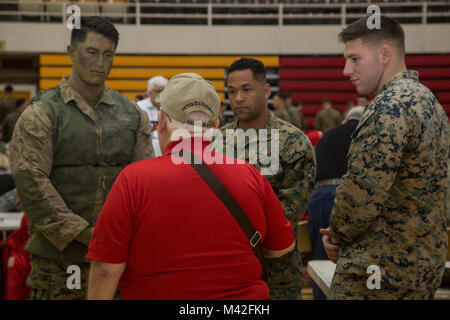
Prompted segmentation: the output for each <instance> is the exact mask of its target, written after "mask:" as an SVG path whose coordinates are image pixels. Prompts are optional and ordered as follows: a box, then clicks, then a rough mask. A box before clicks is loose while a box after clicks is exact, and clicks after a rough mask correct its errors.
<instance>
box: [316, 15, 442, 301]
mask: <svg viewBox="0 0 450 320" xmlns="http://www.w3.org/2000/svg"><path fill="white" fill-rule="evenodd" d="M366 19H367V17H365V18H362V19H360V20H358V21H356V22H355V23H353V24H352V25H350V26H348V27H347V28H346V29H344V30H343V31H342V32H341V34H340V38H341V41H343V42H344V43H345V46H346V49H345V54H344V56H345V57H346V59H347V62H346V66H345V69H344V74H345V75H348V76H349V77H350V80H352V81H353V83H354V84H355V85H356V88H357V91H358V93H360V94H368V93H371V92H374V91H375V92H376V93H377V95H376V96H375V98H374V99H373V100H372V101H371V102H370V104H369V105H368V106H367V108H366V110H365V111H364V113H363V116H362V118H361V120H360V122H359V124H358V127H357V128H356V130H355V132H354V133H353V141H352V144H351V146H350V150H349V155H348V164H349V165H348V171H347V173H346V174H345V175H344V176H343V178H342V180H341V182H340V184H339V186H338V188H337V195H336V199H335V207H334V209H333V212H332V214H331V218H330V227H329V230H328V235H327V232H326V231H323V234H324V239H323V240H324V245H326V246H327V248H328V249H327V248H326V249H327V253H328V256H329V257H330V259H332V260H333V259H334V260H336V258H337V266H336V273H335V275H334V278H333V281H332V284H331V297H330V298H331V299H431V298H433V296H434V293H435V292H436V290H437V288H438V287H439V285H440V283H441V281H442V276H443V272H444V266H445V255H446V251H447V230H446V221H445V211H446V208H445V207H446V202H445V197H446V194H447V165H448V163H447V162H448V152H449V137H450V133H449V126H448V121H447V117H446V115H445V112H444V110H443V108H442V106H441V105H440V104H439V102H438V101H437V99H436V97H435V96H434V95H433V94H432V92H431V91H430V90H429V89H428V88H426V87H425V86H423V85H422V84H421V83H420V82H419V79H418V73H417V72H415V71H411V70H407V69H406V66H405V63H404V33H403V29H402V28H401V26H400V24H398V23H397V22H396V21H394V20H392V19H390V18H387V17H384V16H381V30H375V31H367V32H365V33H364V32H363V34H361V32H360V30H364V27H365V26H366ZM354 57H358V59H359V60H358V59H356V60H353V58H354ZM380 74H382V77H381V78H380V77H379V75H380ZM374 79H376V80H377V79H380V80H379V81H378V82H377V81H373V80H374ZM327 240H329V241H327ZM332 245H337V246H338V247H339V248H338V250H334V249H336V248H334V249H333V248H332V247H331V246H332ZM369 267H370V268H369ZM374 267H375V269H377V270H379V273H378V274H377V275H375V277H377V276H379V278H378V280H379V282H378V284H379V285H378V286H375V287H374V286H371V285H368V282H370V281H372V280H373V281H374V282H373V283H372V284H376V279H375V278H373V279H372V280H370V281H369V279H368V278H369V276H370V275H371V274H370V273H368V270H369V269H372V270H375V269H374Z"/></svg>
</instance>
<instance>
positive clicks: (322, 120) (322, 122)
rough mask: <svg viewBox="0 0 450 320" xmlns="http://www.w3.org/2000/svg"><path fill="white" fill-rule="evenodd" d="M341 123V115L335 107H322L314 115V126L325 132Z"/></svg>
mask: <svg viewBox="0 0 450 320" xmlns="http://www.w3.org/2000/svg"><path fill="white" fill-rule="evenodd" d="M341 123H342V116H341V113H340V112H339V111H337V110H336V109H333V108H330V109H323V110H322V111H320V112H319V113H318V114H317V115H316V119H315V121H314V126H315V127H316V129H317V130H319V131H322V133H323V134H325V133H326V132H327V131H328V130H330V129H333V128H334V127H336V126H338V125H340V124H341Z"/></svg>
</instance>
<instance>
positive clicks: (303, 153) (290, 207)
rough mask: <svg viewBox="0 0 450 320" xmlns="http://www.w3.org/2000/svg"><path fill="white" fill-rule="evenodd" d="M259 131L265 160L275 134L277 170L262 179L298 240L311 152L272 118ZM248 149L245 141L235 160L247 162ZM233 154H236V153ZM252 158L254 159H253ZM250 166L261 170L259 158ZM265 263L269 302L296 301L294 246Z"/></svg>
mask: <svg viewBox="0 0 450 320" xmlns="http://www.w3.org/2000/svg"><path fill="white" fill-rule="evenodd" d="M239 128H240V126H239V123H238V121H237V120H235V121H234V122H232V123H230V124H227V125H226V126H224V127H222V128H220V129H221V131H222V134H223V135H224V137H225V135H226V130H227V129H234V130H235V129H239ZM262 129H268V135H267V150H268V156H270V150H271V147H270V144H271V143H272V138H271V133H270V130H271V129H278V130H279V168H278V171H276V173H275V174H272V175H265V177H266V178H267V180H268V181H269V183H270V185H271V186H272V188H273V190H274V191H275V193H276V195H277V196H278V199H279V200H280V203H281V205H282V207H283V210H284V213H285V215H286V218H287V219H288V220H289V221H290V222H291V224H292V227H293V229H294V233H295V236H296V238H298V237H299V232H300V228H299V227H298V222H299V221H300V220H301V219H302V217H303V215H304V213H305V211H306V207H307V205H308V201H309V198H310V197H311V194H312V191H313V188H314V181H315V177H316V162H315V156H314V150H313V148H312V146H311V143H310V142H309V140H308V138H307V137H306V135H305V134H304V133H303V132H302V131H301V130H300V129H298V128H296V127H294V126H293V125H291V124H290V123H287V122H285V121H283V120H280V119H279V118H277V117H275V116H273V115H272V114H270V115H269V118H268V119H267V121H266V123H265V124H264V126H263V128H262ZM256 131H257V133H258V132H259V131H258V130H256ZM258 140H259V135H258ZM224 141H225V139H224ZM259 141H262V140H259ZM216 143H217V141H214V143H213V146H214V145H216ZM256 143H258V142H256ZM251 145H252V144H251V143H249V141H246V144H245V156H242V155H239V154H237V158H240V159H243V160H246V161H249V159H250V158H251V157H252V155H251V154H250V153H249V151H250V149H252V150H255V151H256V148H253V147H252V148H250V146H251ZM235 146H236V145H235V144H234V145H232V148H233V147H235ZM233 150H235V153H237V151H236V149H233ZM222 151H223V152H224V153H225V151H226V146H224V147H223V150H222ZM255 157H257V156H256V155H255ZM249 162H250V161H249ZM250 163H251V162H250ZM251 164H252V165H253V166H254V167H255V168H256V169H258V170H259V171H261V168H262V167H263V166H262V165H261V163H260V159H259V158H258V163H256V164H254V163H251ZM265 260H266V261H265V262H266V266H267V270H268V271H269V272H270V273H271V282H270V299H291V300H293V299H300V290H301V287H302V286H303V285H304V282H305V278H304V274H303V267H302V260H301V254H300V252H299V251H298V249H297V246H296V247H295V248H294V250H293V251H291V252H290V253H288V254H286V255H284V256H283V257H281V258H276V259H265Z"/></svg>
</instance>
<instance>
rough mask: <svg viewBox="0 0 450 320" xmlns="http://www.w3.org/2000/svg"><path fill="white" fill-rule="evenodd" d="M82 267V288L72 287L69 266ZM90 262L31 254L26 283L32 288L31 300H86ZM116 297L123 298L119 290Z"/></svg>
mask: <svg viewBox="0 0 450 320" xmlns="http://www.w3.org/2000/svg"><path fill="white" fill-rule="evenodd" d="M71 265H76V266H78V267H79V268H80V289H70V288H69V287H70V285H68V280H69V284H71V283H72V281H71V279H69V277H71V275H72V274H73V273H72V274H71V273H67V268H68V267H69V266H71ZM90 266H91V264H90V263H78V264H75V263H70V262H65V261H60V260H53V259H47V258H42V257H39V256H36V255H32V256H31V272H30V275H29V276H28V278H27V281H26V284H27V286H29V287H30V288H31V292H30V297H29V299H30V300H85V299H87V292H88V283H89V269H90ZM114 299H117V300H120V299H122V297H121V295H120V293H119V290H117V292H116V295H115V296H114Z"/></svg>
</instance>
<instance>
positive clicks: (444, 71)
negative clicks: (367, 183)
mask: <svg viewBox="0 0 450 320" xmlns="http://www.w3.org/2000/svg"><path fill="white" fill-rule="evenodd" d="M344 64H345V60H344V58H343V57H342V56H294V57H293V56H287V57H280V68H279V89H280V91H289V92H291V93H292V101H294V102H295V101H301V102H303V110H302V111H303V114H304V115H305V120H306V121H307V123H308V127H309V128H312V127H313V126H314V117H315V115H316V114H317V112H319V111H320V109H321V102H322V100H323V99H324V98H328V99H330V100H331V101H332V102H333V105H334V107H335V108H337V109H339V110H341V112H342V111H343V110H345V108H346V106H345V103H346V101H348V100H355V99H356V97H357V93H356V91H355V88H354V86H353V85H352V84H351V83H350V81H348V78H347V77H345V76H344V75H343V73H342V71H343V68H344ZM406 64H407V67H408V69H412V70H416V71H418V72H419V77H420V80H421V82H422V83H423V84H424V85H425V86H427V87H428V88H429V89H430V90H432V91H433V92H434V94H435V95H436V96H437V98H438V100H439V102H440V103H441V105H442V106H443V108H444V110H445V111H446V113H447V115H450V55H410V56H407V57H406Z"/></svg>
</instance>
